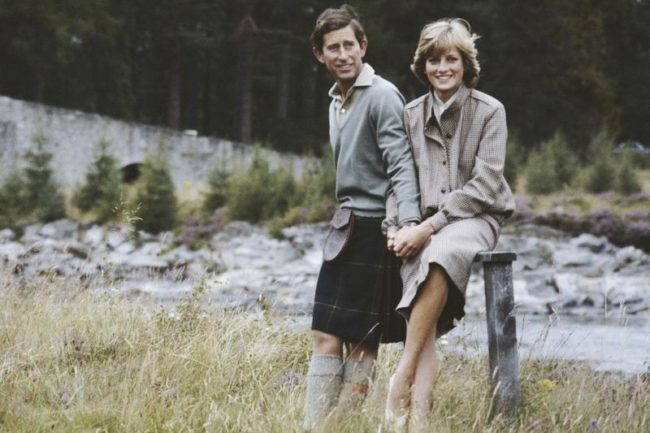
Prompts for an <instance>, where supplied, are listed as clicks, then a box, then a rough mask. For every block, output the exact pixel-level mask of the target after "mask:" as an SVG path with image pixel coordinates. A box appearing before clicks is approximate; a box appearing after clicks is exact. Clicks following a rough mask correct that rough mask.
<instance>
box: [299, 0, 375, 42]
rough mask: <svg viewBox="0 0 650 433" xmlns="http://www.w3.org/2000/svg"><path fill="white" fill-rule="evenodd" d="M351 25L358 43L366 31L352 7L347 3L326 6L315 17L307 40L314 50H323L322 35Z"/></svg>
mask: <svg viewBox="0 0 650 433" xmlns="http://www.w3.org/2000/svg"><path fill="white" fill-rule="evenodd" d="M347 26H351V27H352V30H354V36H355V37H356V38H357V41H358V42H359V44H361V43H362V41H364V40H365V39H366V32H365V30H364V29H363V26H362V25H361V23H360V22H359V16H358V15H357V12H356V11H355V10H354V8H353V7H352V6H350V5H348V4H344V5H342V6H341V7H340V8H338V9H335V8H328V9H325V11H323V13H322V14H320V15H319V17H318V18H317V19H316V25H315V26H314V31H312V33H311V36H310V37H309V41H310V42H311V46H312V48H313V49H314V50H318V51H320V52H322V51H323V36H325V35H326V34H327V33H329V32H333V31H334V30H340V29H342V28H344V27H347Z"/></svg>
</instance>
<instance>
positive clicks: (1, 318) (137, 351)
mask: <svg viewBox="0 0 650 433" xmlns="http://www.w3.org/2000/svg"><path fill="white" fill-rule="evenodd" d="M0 283H1V284H2V287H3V290H2V294H1V295H0V302H1V305H2V306H3V307H2V309H1V310H0V431H3V432H30V433H31V432H41V431H42V432H45V431H48V432H233V433H235V432H300V431H301V428H300V424H301V419H302V413H303V409H302V405H303V395H304V374H305V372H306V369H307V364H308V359H309V354H310V337H309V333H308V332H307V331H306V330H305V327H304V325H297V324H296V321H295V320H293V319H291V318H287V317H284V316H281V315H279V314H277V313H275V312H273V311H264V310H260V311H246V312H244V311H234V310H229V311H226V310H223V309H217V308H211V307H206V306H205V304H204V303H202V302H201V301H202V299H201V298H202V293H201V289H200V287H199V288H198V289H197V290H196V291H195V292H194V294H193V296H192V297H190V298H189V299H188V300H187V301H185V302H184V303H181V304H180V305H178V306H177V307H176V308H175V309H174V310H173V311H170V310H165V309H162V308H160V307H156V306H152V305H144V304H142V303H134V302H133V301H128V300H127V299H125V298H124V297H121V296H118V295H114V294H107V293H97V292H93V291H91V290H89V289H86V290H82V289H80V288H79V284H78V283H75V282H74V281H70V280H61V279H48V278H44V279H43V281H41V282H39V283H36V284H18V283H16V282H15V281H13V276H12V275H11V274H10V273H8V272H3V273H1V274H0ZM399 354H400V347H399V345H390V346H386V347H384V348H383V349H382V353H381V362H380V363H379V365H378V372H377V385H376V386H375V389H374V390H373V391H372V393H371V395H370V397H369V399H368V400H367V401H366V403H365V405H364V407H363V410H362V411H361V412H360V413H358V414H355V416H354V417H350V418H348V419H343V420H342V421H341V422H340V423H339V424H337V425H335V426H332V431H340V432H373V433H374V432H376V431H377V429H378V426H379V425H380V424H381V416H382V410H383V405H384V398H385V384H386V382H387V378H388V376H389V375H390V372H391V371H392V370H393V369H394V367H395V365H396V362H397V359H398V357H399ZM443 358H444V359H443V370H442V374H441V375H440V378H439V383H438V387H437V390H436V396H435V408H434V411H433V413H432V416H431V420H430V422H431V431H436V432H585V433H587V432H589V433H593V432H639V433H641V432H646V431H648V430H649V428H650V422H649V421H648V418H647V415H646V412H647V408H648V407H650V398H649V395H650V385H649V383H648V377H647V376H634V377H628V378H622V377H620V376H618V375H614V374H607V373H595V372H593V371H592V370H590V369H589V368H588V367H587V366H584V365H581V364H570V363H557V362H526V363H524V364H523V365H522V397H523V402H524V404H523V407H522V409H521V412H520V416H519V418H518V419H517V420H515V421H514V422H512V423H508V422H506V421H505V420H500V419H497V420H494V421H493V422H488V420H487V413H488V412H489V406H490V395H489V390H488V385H487V366H486V360H485V358H483V357H464V356H461V355H458V354H455V353H453V352H451V353H447V354H445V355H444V356H443Z"/></svg>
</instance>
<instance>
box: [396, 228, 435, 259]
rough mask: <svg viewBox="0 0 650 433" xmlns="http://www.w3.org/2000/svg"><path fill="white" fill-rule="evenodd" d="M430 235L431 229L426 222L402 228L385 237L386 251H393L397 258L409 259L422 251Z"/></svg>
mask: <svg viewBox="0 0 650 433" xmlns="http://www.w3.org/2000/svg"><path fill="white" fill-rule="evenodd" d="M432 234H433V227H431V224H429V223H428V222H426V221H424V222H422V223H420V224H418V225H416V226H412V227H402V228H401V229H399V231H397V233H395V232H392V233H389V234H388V235H387V238H388V249H389V250H392V251H394V252H395V255H396V256H397V257H411V256H413V255H415V254H417V253H418V252H419V251H420V249H422V246H423V245H424V243H425V242H426V241H427V239H429V236H431V235H432Z"/></svg>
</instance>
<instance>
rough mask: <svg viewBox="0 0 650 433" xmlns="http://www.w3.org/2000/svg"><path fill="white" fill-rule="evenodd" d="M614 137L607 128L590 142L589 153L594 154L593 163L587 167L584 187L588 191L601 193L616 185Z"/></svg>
mask: <svg viewBox="0 0 650 433" xmlns="http://www.w3.org/2000/svg"><path fill="white" fill-rule="evenodd" d="M613 143H614V139H613V138H612V136H611V135H610V134H609V132H608V131H607V130H603V131H600V132H599V133H598V134H597V135H596V136H595V137H594V138H593V139H592V140H591V143H590V144H589V153H590V154H591V155H593V160H592V164H591V165H590V166H589V167H587V169H586V173H585V178H584V188H585V190H587V191H588V192H592V193H600V192H605V191H611V190H612V187H613V186H614V160H613V159H612V155H611V153H612V144H613Z"/></svg>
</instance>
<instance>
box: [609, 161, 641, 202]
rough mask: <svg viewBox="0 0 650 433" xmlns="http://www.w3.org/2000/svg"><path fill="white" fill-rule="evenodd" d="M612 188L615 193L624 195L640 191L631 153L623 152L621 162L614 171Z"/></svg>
mask: <svg viewBox="0 0 650 433" xmlns="http://www.w3.org/2000/svg"><path fill="white" fill-rule="evenodd" d="M614 187H615V188H616V191H617V192H619V193H621V194H624V195H630V194H633V193H635V192H639V191H641V184H640V183H639V179H638V177H637V173H636V167H635V164H634V155H633V154H632V153H631V152H625V153H624V154H623V157H622V161H621V163H620V164H619V166H618V169H617V170H616V179H615V182H614Z"/></svg>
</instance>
